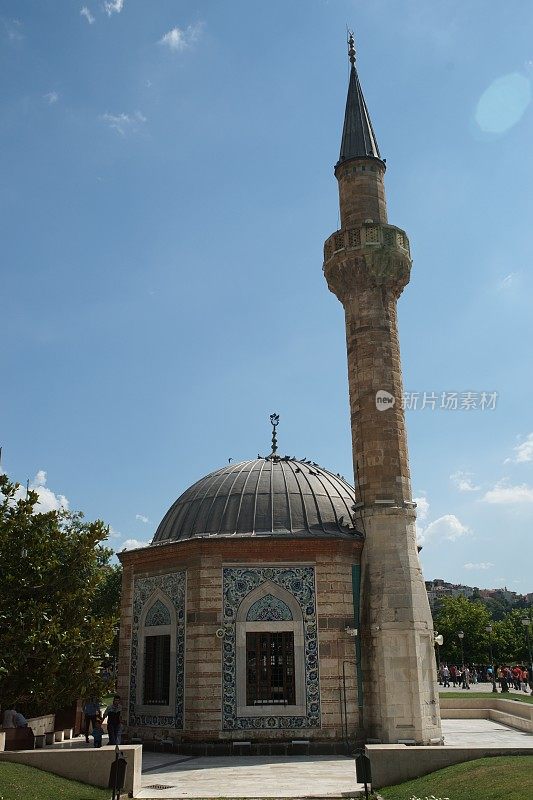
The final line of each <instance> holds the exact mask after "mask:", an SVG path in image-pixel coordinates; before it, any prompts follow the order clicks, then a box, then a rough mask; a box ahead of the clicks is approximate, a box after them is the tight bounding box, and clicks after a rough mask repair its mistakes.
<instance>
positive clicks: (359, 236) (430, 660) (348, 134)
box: [324, 33, 442, 745]
mask: <svg viewBox="0 0 533 800" xmlns="http://www.w3.org/2000/svg"><path fill="white" fill-rule="evenodd" d="M348 58H349V61H350V83H349V86H348V99H347V101H346V114H345V118H344V129H343V133H342V145H341V154H340V159H339V162H338V163H337V165H336V167H335V176H336V178H337V181H338V184H339V204H340V222H341V226H340V230H338V231H335V232H334V233H333V234H332V235H331V236H330V237H329V239H327V240H326V243H325V246H324V275H325V278H326V280H327V282H328V286H329V288H330V289H331V291H332V292H334V294H336V295H337V297H338V299H339V300H340V302H341V303H342V305H343V307H344V315H345V328H346V344H347V354H348V386H349V395H350V420H351V428H352V450H353V463H354V475H355V477H356V485H357V491H358V495H359V502H358V503H357V506H356V509H357V513H358V516H359V518H360V519H361V525H362V527H363V530H364V531H365V543H364V546H363V551H362V555H361V587H362V590H361V591H362V594H361V617H360V625H358V626H357V627H358V629H359V630H360V634H359V641H360V642H361V649H362V671H361V674H362V679H363V689H364V691H363V694H362V695H361V697H362V696H363V695H364V698H365V699H364V703H365V712H364V719H363V724H364V727H365V732H366V735H367V736H368V737H371V738H372V739H378V740H380V741H382V742H384V743H391V744H394V743H396V742H398V740H400V741H401V740H403V739H405V738H406V737H407V736H408V737H409V739H410V740H412V741H413V742H416V744H425V745H429V744H436V743H439V742H440V741H441V738H442V734H441V726H440V717H439V702H438V695H437V692H436V684H437V681H436V674H435V656H434V652H433V650H434V647H433V644H434V638H433V623H432V620H431V612H430V608H429V603H428V599H427V593H426V588H425V585H424V580H423V577H422V570H421V568H420V562H419V560H418V552H417V547H416V529H415V519H416V513H415V503H414V502H413V499H412V495H411V483H410V476H409V456H408V451H407V436H406V430H405V415H404V411H403V407H402V397H403V385H402V367H401V362H400V347H399V338H398V325H397V307H396V306H397V301H398V298H399V297H400V295H401V293H402V290H403V289H404V288H405V286H406V285H407V284H408V282H409V276H410V270H411V256H410V253H409V240H408V238H407V234H406V233H405V231H402V230H401V229H400V228H397V227H396V226H395V225H389V223H388V221H387V206H386V199H385V186H384V180H383V179H384V174H385V163H384V161H383V160H382V159H381V158H380V155H379V150H378V145H377V142H376V138H375V136H374V131H373V129H372V125H371V122H370V117H369V114H368V110H367V107H366V104H365V101H364V98H363V92H362V90H361V85H360V83H359V78H358V76H357V70H356V67H355V45H354V41H353V35H352V34H350V33H349V35H348ZM376 675H379V676H380V678H379V680H376ZM390 676H394V678H391V677H390ZM360 724H361V723H360Z"/></svg>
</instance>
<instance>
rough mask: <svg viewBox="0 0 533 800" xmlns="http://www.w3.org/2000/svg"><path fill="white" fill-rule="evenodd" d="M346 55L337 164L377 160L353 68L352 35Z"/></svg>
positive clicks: (372, 130) (375, 142)
mask: <svg viewBox="0 0 533 800" xmlns="http://www.w3.org/2000/svg"><path fill="white" fill-rule="evenodd" d="M348 54H349V58H350V64H351V66H350V82H349V84H348V97H347V99H346V111H345V113H344V127H343V130H342V141H341V151H340V154H339V161H338V163H339V164H342V162H343V161H349V160H350V159H352V158H379V159H381V155H380V153H379V147H378V142H377V139H376V134H375V133H374V129H373V127H372V122H371V121H370V114H369V113H368V108H367V105H366V103H365V98H364V96H363V90H362V88H361V84H360V82H359V76H358V74H357V69H356V67H355V48H354V40H353V34H350V36H349V39H348Z"/></svg>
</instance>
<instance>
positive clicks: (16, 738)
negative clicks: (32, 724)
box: [3, 728, 35, 752]
mask: <svg viewBox="0 0 533 800" xmlns="http://www.w3.org/2000/svg"><path fill="white" fill-rule="evenodd" d="M3 733H5V745H4V749H5V750H7V751H8V752H14V751H16V750H33V749H34V747H35V736H34V735H33V731H32V729H31V728H4V729H3Z"/></svg>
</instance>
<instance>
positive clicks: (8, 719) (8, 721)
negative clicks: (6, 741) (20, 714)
mask: <svg viewBox="0 0 533 800" xmlns="http://www.w3.org/2000/svg"><path fill="white" fill-rule="evenodd" d="M16 716H17V711H16V709H15V706H12V707H11V708H6V710H5V711H4V719H3V720H2V728H15V727H16V725H15V717H16Z"/></svg>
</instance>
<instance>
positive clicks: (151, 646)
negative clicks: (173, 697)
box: [143, 634, 170, 706]
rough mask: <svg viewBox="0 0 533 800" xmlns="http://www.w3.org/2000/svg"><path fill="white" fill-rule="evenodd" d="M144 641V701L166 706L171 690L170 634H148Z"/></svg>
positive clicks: (145, 703)
mask: <svg viewBox="0 0 533 800" xmlns="http://www.w3.org/2000/svg"><path fill="white" fill-rule="evenodd" d="M144 642H145V645H144V686H143V703H144V705H147V706H166V705H168V703H169V690H170V634H165V635H163V636H146V638H145V640H144Z"/></svg>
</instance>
